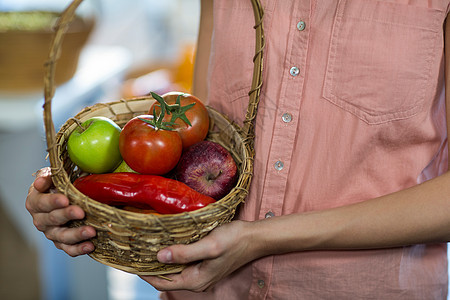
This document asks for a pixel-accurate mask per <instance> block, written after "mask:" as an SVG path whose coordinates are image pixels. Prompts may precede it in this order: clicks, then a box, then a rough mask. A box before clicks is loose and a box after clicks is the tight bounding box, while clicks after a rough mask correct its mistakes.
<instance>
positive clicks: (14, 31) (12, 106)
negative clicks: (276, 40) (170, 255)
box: [0, 0, 200, 300]
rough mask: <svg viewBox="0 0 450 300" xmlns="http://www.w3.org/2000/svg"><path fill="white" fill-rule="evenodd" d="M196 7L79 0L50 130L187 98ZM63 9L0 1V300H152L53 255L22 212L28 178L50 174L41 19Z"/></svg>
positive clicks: (83, 261) (52, 1)
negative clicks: (77, 118)
mask: <svg viewBox="0 0 450 300" xmlns="http://www.w3.org/2000/svg"><path fill="white" fill-rule="evenodd" d="M199 2H200V1H199V0H164V1H161V0H133V1H129V0H114V1H111V0H85V1H84V2H83V3H82V5H81V6H80V7H79V9H78V10H77V14H78V15H79V17H80V23H77V26H76V27H74V28H73V30H71V33H70V34H69V33H68V34H67V35H66V36H65V39H64V43H63V48H62V54H61V58H60V60H59V61H58V64H57V73H56V85H57V87H56V93H55V97H54V99H53V101H52V110H53V122H54V124H55V128H56V130H58V128H59V127H60V126H61V125H62V124H63V123H64V122H65V121H66V120H67V119H68V118H70V117H72V116H74V115H75V114H76V113H77V112H79V111H80V110H81V109H82V108H83V107H85V106H88V105H92V104H94V103H97V102H108V101H113V100H118V99H119V98H121V97H130V96H139V95H144V94H147V93H149V92H150V91H156V92H159V93H164V92H166V91H171V90H179V91H184V92H190V88H191V82H192V65H193V59H194V57H193V55H194V51H195V44H196V39H197V32H198V23H199V9H200V7H199V5H200V4H199ZM69 3H70V1H67V0H39V1H36V0H0V167H1V168H0V299H13V300H20V299H27V300H28V299H37V300H39V299H44V300H65V299H67V300H78V299H80V300H81V299H84V300H85V299H98V300H101V299H108V300H109V299H111V300H114V299H129V300H134V299H150V300H151V299H158V292H157V291H156V290H154V289H153V288H151V287H150V286H149V285H147V284H145V283H144V282H143V281H142V280H140V279H139V278H138V277H137V276H134V275H130V274H127V273H125V272H121V271H118V270H115V269H112V268H109V267H106V266H104V265H102V264H100V263H98V262H96V261H94V260H93V259H91V258H89V257H78V258H71V257H69V256H68V255H66V254H65V253H63V252H62V251H60V250H57V249H56V248H55V247H54V245H53V243H51V242H49V241H48V240H47V239H46V238H45V237H44V235H43V234H42V233H40V232H38V231H37V230H36V229H35V228H34V226H33V224H32V220H31V217H30V216H29V214H28V212H27V211H26V209H25V207H24V203H25V198H26V196H27V192H28V188H29V186H30V184H31V183H32V181H33V179H34V177H33V175H32V174H33V173H34V172H36V171H37V170H38V169H40V168H41V167H43V166H48V165H49V162H48V161H47V160H46V157H45V156H46V144H45V134H44V128H43V119H42V104H43V103H44V102H43V76H44V75H43V70H44V68H43V64H44V62H45V60H46V59H47V56H48V47H49V43H50V40H51V33H49V30H48V20H49V14H48V13H47V12H58V13H59V12H61V11H62V10H63V9H64V8H65V7H66V6H67V5H68V4H69ZM30 12H32V13H30ZM36 12H39V13H36ZM53 19H54V16H53V17H52V20H53ZM51 22H53V21H51ZM74 23H75V22H74ZM72 31H73V32H72ZM58 67H59V68H58Z"/></svg>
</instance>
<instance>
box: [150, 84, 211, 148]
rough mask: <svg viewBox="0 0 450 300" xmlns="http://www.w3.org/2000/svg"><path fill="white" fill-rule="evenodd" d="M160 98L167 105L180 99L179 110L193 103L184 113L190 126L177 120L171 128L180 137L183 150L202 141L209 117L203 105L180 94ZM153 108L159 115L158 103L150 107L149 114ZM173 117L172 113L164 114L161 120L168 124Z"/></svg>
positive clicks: (197, 100) (165, 95) (196, 99)
mask: <svg viewBox="0 0 450 300" xmlns="http://www.w3.org/2000/svg"><path fill="white" fill-rule="evenodd" d="M161 97H162V98H163V99H164V101H165V102H166V103H167V104H169V105H173V104H175V103H176V101H177V98H178V97H180V105H181V108H182V107H185V106H187V105H189V104H192V103H195V104H194V105H193V106H192V107H191V108H189V109H187V110H186V111H185V115H186V117H187V119H188V120H189V122H190V123H191V125H189V124H188V123H186V122H185V121H184V120H182V119H180V118H177V119H176V120H175V125H174V126H173V128H174V129H175V130H176V131H178V133H179V134H180V136H181V140H182V142H183V149H186V148H188V147H189V146H191V145H193V144H196V143H198V142H200V141H203V140H204V139H205V137H206V135H207V134H208V130H209V115H208V110H207V109H206V107H205V105H204V104H203V103H202V102H201V101H200V100H199V99H198V98H197V97H195V96H193V95H189V94H185V93H180V92H170V93H167V94H164V95H162V96H161ZM153 108H155V112H156V115H159V113H160V111H161V108H160V104H159V103H158V102H155V103H154V104H153V105H152V106H151V108H150V110H149V114H153ZM175 113H176V111H175ZM173 115H174V113H171V114H167V113H166V115H165V116H164V119H163V120H164V121H166V122H169V121H170V120H171V118H172V116H173Z"/></svg>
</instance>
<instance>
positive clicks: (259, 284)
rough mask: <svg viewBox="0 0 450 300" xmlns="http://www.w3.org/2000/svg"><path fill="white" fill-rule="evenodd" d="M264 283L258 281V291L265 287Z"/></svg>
mask: <svg viewBox="0 0 450 300" xmlns="http://www.w3.org/2000/svg"><path fill="white" fill-rule="evenodd" d="M265 284H266V283H265V282H264V280H261V279H260V280H258V287H259V288H260V289H262V288H263V287H264V285H265Z"/></svg>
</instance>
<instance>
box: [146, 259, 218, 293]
mask: <svg viewBox="0 0 450 300" xmlns="http://www.w3.org/2000/svg"><path fill="white" fill-rule="evenodd" d="M201 264H202V263H198V264H195V265H191V266H188V267H187V268H186V269H184V270H183V271H182V272H181V273H178V274H169V275H164V276H163V277H159V276H139V277H141V278H142V279H143V280H144V281H146V282H148V283H149V284H151V285H152V286H153V287H154V288H155V289H157V290H159V291H176V290H190V291H192V292H203V291H205V290H206V289H207V288H208V287H209V286H210V285H211V283H210V282H209V281H207V280H204V279H203V278H201V273H200V267H201Z"/></svg>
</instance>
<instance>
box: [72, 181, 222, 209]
mask: <svg viewBox="0 0 450 300" xmlns="http://www.w3.org/2000/svg"><path fill="white" fill-rule="evenodd" d="M73 185H74V186H75V187H76V188H77V189H78V190H79V191H80V192H82V193H83V194H85V195H86V196H88V197H90V198H92V199H94V200H97V201H99V202H101V203H105V204H108V205H113V206H118V205H128V206H135V207H139V208H144V209H148V208H152V209H154V210H156V211H157V212H158V213H161V214H176V213H181V212H186V211H193V210H196V209H199V208H202V207H205V206H206V205H208V204H210V203H213V202H215V200H214V199H213V198H211V197H208V196H206V195H203V194H200V193H199V192H197V191H195V190H193V189H191V188H190V187H188V186H187V185H186V184H184V183H182V182H179V181H176V180H173V179H169V178H165V177H162V176H157V175H142V174H136V173H107V174H92V175H87V176H84V177H80V178H78V179H76V180H75V182H74V183H73Z"/></svg>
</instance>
